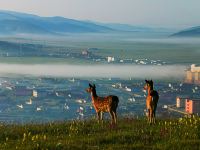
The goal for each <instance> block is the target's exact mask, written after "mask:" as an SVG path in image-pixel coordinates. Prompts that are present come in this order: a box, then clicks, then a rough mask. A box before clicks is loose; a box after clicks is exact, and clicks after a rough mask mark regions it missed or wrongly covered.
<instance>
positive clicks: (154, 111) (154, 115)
mask: <svg viewBox="0 0 200 150" xmlns="http://www.w3.org/2000/svg"><path fill="white" fill-rule="evenodd" d="M153 123H156V110H155V109H154V110H153Z"/></svg>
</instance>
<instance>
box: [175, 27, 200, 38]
mask: <svg viewBox="0 0 200 150" xmlns="http://www.w3.org/2000/svg"><path fill="white" fill-rule="evenodd" d="M171 37H200V26H197V27H193V28H189V29H185V30H182V31H180V32H177V33H174V34H172V35H171Z"/></svg>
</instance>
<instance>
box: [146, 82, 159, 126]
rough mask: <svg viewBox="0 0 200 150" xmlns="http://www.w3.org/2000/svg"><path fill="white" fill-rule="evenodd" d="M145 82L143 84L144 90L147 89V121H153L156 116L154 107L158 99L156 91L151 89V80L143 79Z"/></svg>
mask: <svg viewBox="0 0 200 150" xmlns="http://www.w3.org/2000/svg"><path fill="white" fill-rule="evenodd" d="M145 82H146V84H145V86H144V90H147V93H148V94H147V97H146V107H147V111H148V121H149V123H150V124H151V123H155V118H156V108H157V103H158V99H159V95H158V92H157V91H155V90H153V81H152V80H145Z"/></svg>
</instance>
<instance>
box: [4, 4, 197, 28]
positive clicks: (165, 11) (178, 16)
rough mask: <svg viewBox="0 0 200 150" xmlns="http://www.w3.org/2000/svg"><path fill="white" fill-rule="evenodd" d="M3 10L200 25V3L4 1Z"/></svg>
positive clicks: (111, 20)
mask: <svg viewBox="0 0 200 150" xmlns="http://www.w3.org/2000/svg"><path fill="white" fill-rule="evenodd" d="M0 9H1V10H10V11H18V12H25V13H31V14H36V15H40V16H63V17H66V18H72V19H78V20H92V21H98V22H104V23H126V24H132V25H143V26H156V27H178V28H179V27H191V26H198V25H200V15H199V14H200V0H0Z"/></svg>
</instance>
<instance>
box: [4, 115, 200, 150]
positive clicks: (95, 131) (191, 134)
mask: <svg viewBox="0 0 200 150" xmlns="http://www.w3.org/2000/svg"><path fill="white" fill-rule="evenodd" d="M0 133H1V134H0V149H20V150H23V149H45V150H46V149H54V150H56V149H91V150H95V149H111V150H112V149H113V150H118V149H119V150H121V149H170V150H171V149H176V150H178V149H193V150H194V149H199V148H200V118H199V117H192V118H181V119H167V120H161V119H160V120H158V121H157V123H156V125H149V124H148V123H147V121H146V120H145V119H144V118H139V119H134V118H121V119H120V120H119V122H118V125H117V126H115V127H112V126H110V124H109V122H108V121H105V122H104V123H103V124H98V123H97V122H96V121H95V120H85V121H66V122H54V123H47V124H26V125H16V124H13V125H6V124H2V125H1V126H0Z"/></svg>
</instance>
